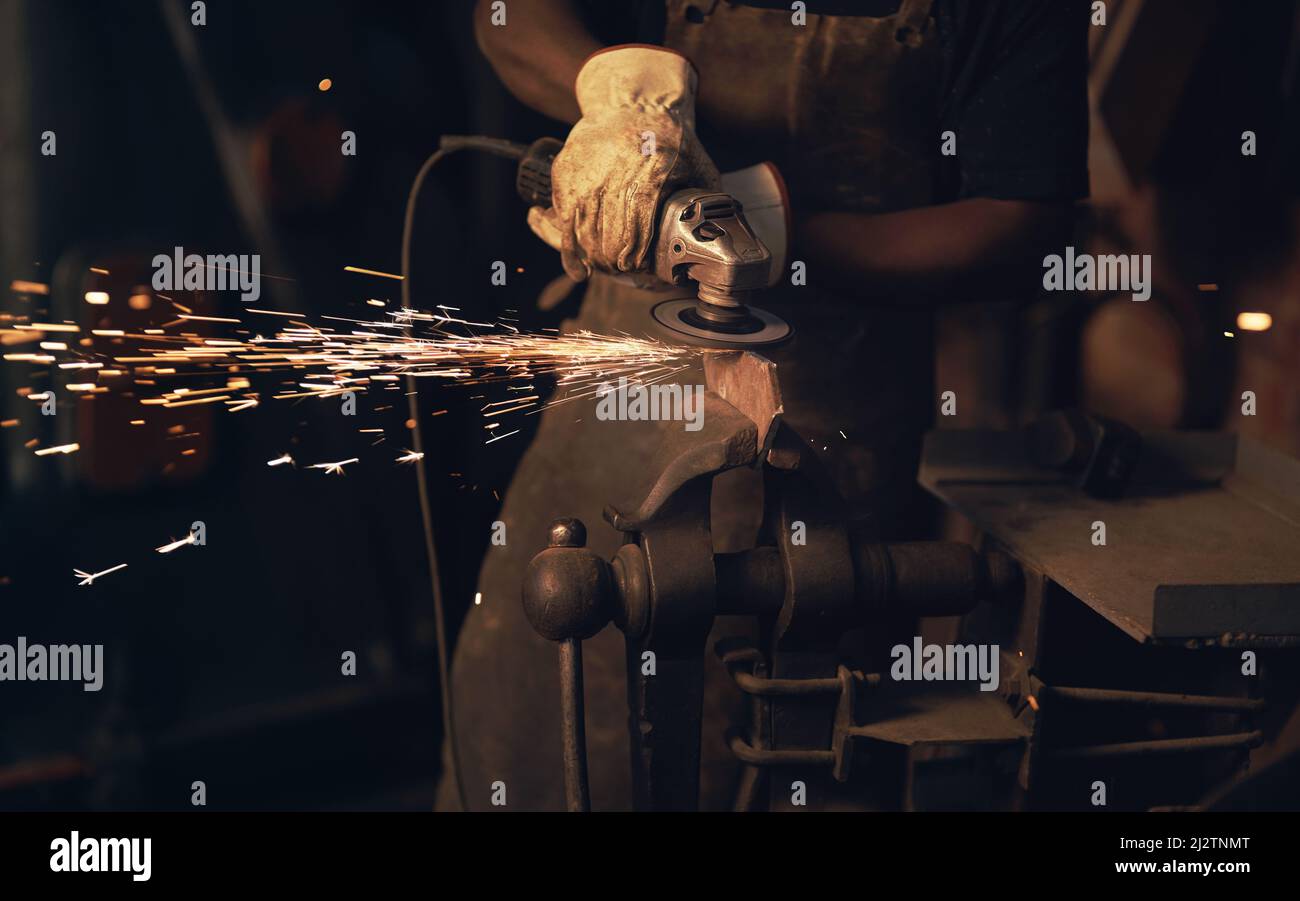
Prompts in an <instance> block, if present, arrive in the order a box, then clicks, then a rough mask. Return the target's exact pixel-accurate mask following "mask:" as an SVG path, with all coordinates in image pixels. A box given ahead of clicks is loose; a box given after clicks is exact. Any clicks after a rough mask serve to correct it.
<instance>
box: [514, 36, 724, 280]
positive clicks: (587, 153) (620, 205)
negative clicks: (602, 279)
mask: <svg viewBox="0 0 1300 901" xmlns="http://www.w3.org/2000/svg"><path fill="white" fill-rule="evenodd" d="M695 85H696V75H695V69H694V67H692V66H691V64H690V61H689V60H687V59H686V58H685V57H684V56H681V55H680V54H677V53H674V52H673V51H671V50H665V49H663V48H659V47H643V46H626V47H611V48H609V49H608V50H602V51H601V52H599V53H597V54H595V55H593V56H592V57H591V58H590V59H588V60H587V62H586V63H585V64H584V65H583V67H582V69H581V70H580V71H579V72H578V81H577V84H576V92H577V96H578V107H579V109H580V110H581V111H582V118H580V119H579V120H578V122H577V124H576V125H574V126H573V129H572V131H570V132H569V137H568V139H567V140H566V141H565V142H564V149H563V150H561V151H560V152H559V154H557V155H556V157H555V162H554V164H553V165H552V167H551V203H552V206H551V208H550V209H549V210H543V209H542V208H541V207H533V208H532V209H531V210H529V211H528V224H529V225H530V226H532V229H533V231H534V232H536V233H537V235H538V237H540V238H541V239H542V240H543V241H546V243H548V244H550V245H551V246H552V247H555V248H556V249H558V250H559V251H560V256H561V259H562V260H563V262H564V271H565V272H566V273H568V275H569V277H570V278H572V279H573V280H575V281H582V280H583V279H585V278H587V277H588V276H590V275H591V273H592V272H593V271H601V272H615V273H639V272H644V271H645V270H647V269H648V268H649V265H650V254H651V250H652V247H651V243H650V242H651V240H652V239H653V237H654V231H655V226H656V224H657V223H656V221H655V215H656V212H657V211H658V209H659V204H660V202H661V201H662V200H663V199H664V198H665V197H667V196H668V195H669V194H671V193H672V192H673V191H676V190H678V189H679V188H683V187H688V186H699V187H707V188H714V189H716V188H717V187H718V186H719V180H718V170H717V167H716V166H714V165H713V161H712V160H711V159H709V155H708V154H707V153H706V152H705V151H704V148H703V147H702V146H700V142H699V139H698V138H696V136H695Z"/></svg>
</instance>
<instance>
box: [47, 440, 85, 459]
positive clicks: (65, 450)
mask: <svg viewBox="0 0 1300 901" xmlns="http://www.w3.org/2000/svg"><path fill="white" fill-rule="evenodd" d="M79 450H81V445H80V444H76V443H73V444H60V445H58V446H56V447H43V448H41V449H40V450H38V451H37V452H36V456H38V457H44V456H48V455H49V454H72V453H76V452H77V451H79Z"/></svg>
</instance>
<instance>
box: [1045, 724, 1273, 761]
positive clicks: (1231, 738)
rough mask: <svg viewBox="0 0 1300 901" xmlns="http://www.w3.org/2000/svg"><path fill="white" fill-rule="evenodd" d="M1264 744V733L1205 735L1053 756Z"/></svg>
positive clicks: (1139, 753)
mask: <svg viewBox="0 0 1300 901" xmlns="http://www.w3.org/2000/svg"><path fill="white" fill-rule="evenodd" d="M1263 740H1264V733H1263V732H1260V731H1258V730H1256V731H1254V732H1237V733H1233V734H1231V735H1202V736H1198V737H1196V738H1162V739H1157V740H1155V741H1130V742H1120V743H1117V744H1111V745H1083V746H1081V747H1078V748H1062V749H1061V750H1058V751H1052V752H1050V753H1051V755H1052V756H1053V757H1056V758H1063V759H1072V760H1083V759H1093V758H1097V757H1147V756H1150V755H1153V754H1175V753H1187V752H1194V751H1226V750H1231V749H1233V748H1253V747H1255V746H1256V745H1258V744H1260V743H1261V742H1262V741H1263Z"/></svg>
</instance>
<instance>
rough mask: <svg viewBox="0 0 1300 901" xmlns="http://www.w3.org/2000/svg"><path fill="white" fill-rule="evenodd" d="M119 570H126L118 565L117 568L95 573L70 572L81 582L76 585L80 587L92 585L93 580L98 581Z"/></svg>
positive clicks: (76, 570)
mask: <svg viewBox="0 0 1300 901" xmlns="http://www.w3.org/2000/svg"><path fill="white" fill-rule="evenodd" d="M119 569H126V564H125V563H119V564H118V565H117V566H110V567H109V568H108V569H105V570H103V571H101V572H97V573H86V572H82V571H81V570H79V569H74V570H73V571H72V572H73V573H74V574H75V575H76V577H77V578H78V579H80V580H81V581H80V582H78V583H77V586H78V587H81V586H82V585H93V584H95V580H96V579H98V578H99V577H100V576H106V575H108V574H109V573H115V572H117V571H118V570H119Z"/></svg>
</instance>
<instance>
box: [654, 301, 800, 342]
mask: <svg viewBox="0 0 1300 901" xmlns="http://www.w3.org/2000/svg"><path fill="white" fill-rule="evenodd" d="M748 310H749V315H750V318H749V320H748V321H747V322H746V323H745V324H744V325H743V326H742V328H741V329H738V330H734V331H731V330H729V331H722V330H720V329H718V328H715V327H712V326H711V324H710V323H709V322H707V321H706V320H704V319H701V318H700V317H699V315H698V314H697V313H696V312H695V299H694V298H691V297H682V298H678V299H676V300H665V301H663V302H662V303H660V304H656V305H655V307H654V309H652V310H651V311H650V315H651V316H653V317H654V321H655V323H656V324H657V325H658V326H659V328H660V330H661V331H663V332H664V334H665V335H666V336H667V337H668V338H669V339H670V340H673V341H677V342H679V343H681V344H693V345H696V346H697V347H713V348H719V349H728V348H742V349H743V348H748V347H768V346H771V345H773V344H780V343H781V342H783V341H786V340H788V339H789V338H790V336H791V335H793V334H794V329H792V328H791V327H790V325H789V323H787V322H786V321H785V320H784V319H782V318H781V317H779V316H774V315H773V314H771V313H769V312H767V311H766V310H761V309H759V308H758V307H749V308H748Z"/></svg>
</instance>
